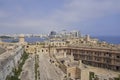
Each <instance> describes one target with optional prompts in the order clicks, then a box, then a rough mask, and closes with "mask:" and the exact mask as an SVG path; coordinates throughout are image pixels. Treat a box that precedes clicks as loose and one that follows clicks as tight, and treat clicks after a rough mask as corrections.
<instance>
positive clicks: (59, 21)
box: [0, 0, 120, 36]
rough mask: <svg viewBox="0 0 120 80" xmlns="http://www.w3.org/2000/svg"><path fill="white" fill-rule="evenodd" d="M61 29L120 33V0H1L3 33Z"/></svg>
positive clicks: (96, 34) (95, 32) (46, 31)
mask: <svg viewBox="0 0 120 80" xmlns="http://www.w3.org/2000/svg"><path fill="white" fill-rule="evenodd" d="M62 30H67V31H72V30H79V31H80V32H81V33H82V34H90V35H93V36H120V0H0V34H4V33H5V34H15V33H17V34H21V33H23V34H27V33H34V34H47V33H49V32H50V31H58V32H60V31H62Z"/></svg>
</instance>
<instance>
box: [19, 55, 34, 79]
mask: <svg viewBox="0 0 120 80" xmlns="http://www.w3.org/2000/svg"><path fill="white" fill-rule="evenodd" d="M34 57H35V55H30V56H29V58H28V59H27V60H26V61H25V64H24V65H23V68H22V72H21V75H20V80H35V72H34V71H35V70H34V64H35V58H34Z"/></svg>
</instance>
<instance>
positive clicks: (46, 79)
mask: <svg viewBox="0 0 120 80" xmlns="http://www.w3.org/2000/svg"><path fill="white" fill-rule="evenodd" d="M49 60H50V59H49V57H48V56H46V55H44V54H39V71H40V80H63V77H64V73H63V72H62V71H61V70H60V69H59V68H58V67H56V66H55V65H54V64H52V63H50V61H49Z"/></svg>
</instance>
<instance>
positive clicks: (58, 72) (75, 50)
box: [0, 31, 120, 80]
mask: <svg viewBox="0 0 120 80" xmlns="http://www.w3.org/2000/svg"><path fill="white" fill-rule="evenodd" d="M44 37H45V36H44ZM18 38H19V40H18V42H4V41H2V40H0V80H120V45H117V44H110V43H107V42H105V41H99V40H98V39H96V38H92V37H91V36H90V35H85V36H82V35H81V33H80V32H79V31H71V32H66V31H63V32H61V33H57V32H55V31H51V32H50V34H49V35H48V36H47V39H46V40H45V41H43V42H38V41H37V42H34V43H28V42H26V41H25V35H24V34H20V35H19V37H18Z"/></svg>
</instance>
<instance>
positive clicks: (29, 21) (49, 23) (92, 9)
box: [0, 0, 120, 32]
mask: <svg viewBox="0 0 120 80" xmlns="http://www.w3.org/2000/svg"><path fill="white" fill-rule="evenodd" d="M119 3H120V0H68V1H66V3H64V6H63V7H62V8H60V9H58V10H57V9H55V10H54V11H53V12H51V14H47V15H44V16H38V15H35V14H34V13H32V12H33V11H34V10H33V11H32V10H31V12H30V13H32V14H33V17H37V18H33V17H30V15H29V14H30V13H27V14H26V16H28V17H21V16H20V17H18V19H15V21H6V22H4V23H0V25H2V26H9V27H18V26H21V28H26V29H27V28H28V29H30V28H31V29H33V28H36V29H40V30H41V31H43V32H48V31H49V30H52V29H53V30H54V29H55V30H60V29H67V28H70V27H71V25H73V24H80V22H83V21H90V20H92V19H97V18H101V17H104V16H107V15H113V14H118V13H120V5H119ZM18 11H20V12H21V13H22V11H24V9H23V8H21V7H18ZM14 14H16V13H14ZM1 16H4V13H0V17H1ZM41 17H42V18H41Z"/></svg>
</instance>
